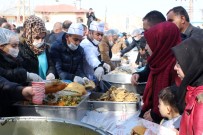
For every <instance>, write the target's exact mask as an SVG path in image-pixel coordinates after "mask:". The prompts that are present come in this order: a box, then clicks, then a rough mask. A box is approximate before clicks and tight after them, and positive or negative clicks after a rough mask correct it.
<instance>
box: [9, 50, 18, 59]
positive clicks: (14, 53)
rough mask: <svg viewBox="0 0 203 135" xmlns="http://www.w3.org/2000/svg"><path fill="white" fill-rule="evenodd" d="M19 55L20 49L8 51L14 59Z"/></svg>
mask: <svg viewBox="0 0 203 135" xmlns="http://www.w3.org/2000/svg"><path fill="white" fill-rule="evenodd" d="M18 53H19V49H15V48H9V50H8V54H10V55H11V56H12V57H14V58H16V57H17V56H18Z"/></svg>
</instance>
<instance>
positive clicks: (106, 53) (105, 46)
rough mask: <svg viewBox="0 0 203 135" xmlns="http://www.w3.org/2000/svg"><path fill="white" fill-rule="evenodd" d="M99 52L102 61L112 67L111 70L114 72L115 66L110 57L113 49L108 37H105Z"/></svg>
mask: <svg viewBox="0 0 203 135" xmlns="http://www.w3.org/2000/svg"><path fill="white" fill-rule="evenodd" d="M99 51H100V54H101V59H102V60H103V61H104V62H105V63H107V64H109V65H110V66H111V70H114V69H115V66H114V65H113V63H112V62H111V56H110V51H111V47H110V45H109V41H108V39H107V37H106V36H104V37H103V39H102V41H101V43H100V44H99Z"/></svg>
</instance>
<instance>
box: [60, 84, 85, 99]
mask: <svg viewBox="0 0 203 135" xmlns="http://www.w3.org/2000/svg"><path fill="white" fill-rule="evenodd" d="M63 90H64V91H70V92H72V93H75V95H77V96H82V95H85V94H86V93H87V91H86V90H85V87H84V86H83V85H82V84H79V83H77V82H72V83H69V84H68V86H67V87H66V88H65V89H63Z"/></svg>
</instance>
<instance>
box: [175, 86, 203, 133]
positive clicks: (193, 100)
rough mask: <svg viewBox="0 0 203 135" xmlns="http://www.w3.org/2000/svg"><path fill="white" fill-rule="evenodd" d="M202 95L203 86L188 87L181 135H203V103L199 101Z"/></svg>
mask: <svg viewBox="0 0 203 135" xmlns="http://www.w3.org/2000/svg"><path fill="white" fill-rule="evenodd" d="M200 93H203V86H198V87H191V86H188V87H187V93H186V97H185V101H186V107H185V110H184V112H183V115H182V119H181V123H180V132H179V135H203V103H199V102H198V101H197V95H199V94H200Z"/></svg>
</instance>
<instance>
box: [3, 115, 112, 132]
mask: <svg viewBox="0 0 203 135" xmlns="http://www.w3.org/2000/svg"><path fill="white" fill-rule="evenodd" d="M0 123H1V126H0V135H108V133H107V132H104V131H102V130H100V129H98V128H96V127H94V126H91V125H88V124H84V123H81V122H77V121H67V120H66V121H65V120H64V119H59V118H46V117H8V118H1V119H0Z"/></svg>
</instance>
